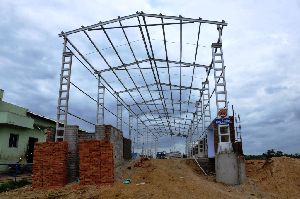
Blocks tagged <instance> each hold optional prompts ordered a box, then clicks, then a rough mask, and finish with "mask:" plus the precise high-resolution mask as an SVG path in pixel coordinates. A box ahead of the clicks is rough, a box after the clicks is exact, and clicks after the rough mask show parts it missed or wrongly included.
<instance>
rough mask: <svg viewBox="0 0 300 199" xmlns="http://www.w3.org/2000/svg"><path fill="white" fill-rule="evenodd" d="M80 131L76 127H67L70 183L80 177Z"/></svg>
mask: <svg viewBox="0 0 300 199" xmlns="http://www.w3.org/2000/svg"><path fill="white" fill-rule="evenodd" d="M78 129H79V127H78V126H76V125H67V126H66V128H65V134H64V141H66V142H67V143H68V146H69V147H68V182H74V181H75V180H76V179H77V178H78V177H79V158H78V157H79V156H78Z"/></svg>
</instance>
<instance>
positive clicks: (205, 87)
mask: <svg viewBox="0 0 300 199" xmlns="http://www.w3.org/2000/svg"><path fill="white" fill-rule="evenodd" d="M202 91H203V92H202V100H203V130H204V131H205V130H206V129H207V128H208V126H209V125H210V122H211V114H210V93H209V81H208V80H207V81H205V82H202Z"/></svg>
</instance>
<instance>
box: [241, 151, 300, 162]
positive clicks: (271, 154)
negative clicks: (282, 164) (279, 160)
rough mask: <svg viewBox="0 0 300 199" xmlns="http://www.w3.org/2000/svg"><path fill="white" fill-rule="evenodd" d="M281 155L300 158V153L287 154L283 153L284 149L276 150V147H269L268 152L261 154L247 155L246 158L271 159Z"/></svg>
mask: <svg viewBox="0 0 300 199" xmlns="http://www.w3.org/2000/svg"><path fill="white" fill-rule="evenodd" d="M281 156H286V157H291V158H300V154H299V153H295V154H286V153H283V152H282V151H276V150H274V149H269V150H268V151H267V152H265V153H263V154H261V155H245V159H246V160H265V159H269V158H272V157H281Z"/></svg>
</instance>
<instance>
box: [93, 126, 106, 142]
mask: <svg viewBox="0 0 300 199" xmlns="http://www.w3.org/2000/svg"><path fill="white" fill-rule="evenodd" d="M104 138H105V125H96V126H95V139H96V140H104Z"/></svg>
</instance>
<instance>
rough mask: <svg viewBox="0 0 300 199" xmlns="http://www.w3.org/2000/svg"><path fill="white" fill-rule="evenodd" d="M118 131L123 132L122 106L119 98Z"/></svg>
mask: <svg viewBox="0 0 300 199" xmlns="http://www.w3.org/2000/svg"><path fill="white" fill-rule="evenodd" d="M117 129H119V130H120V131H122V104H121V102H120V101H119V96H118V101H117Z"/></svg>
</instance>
